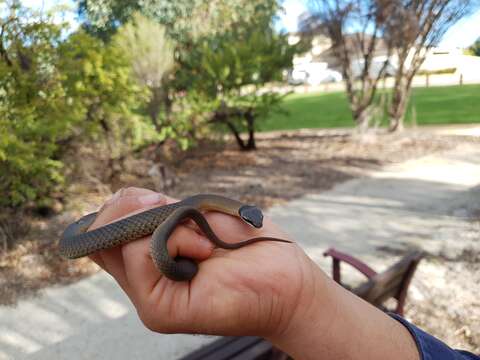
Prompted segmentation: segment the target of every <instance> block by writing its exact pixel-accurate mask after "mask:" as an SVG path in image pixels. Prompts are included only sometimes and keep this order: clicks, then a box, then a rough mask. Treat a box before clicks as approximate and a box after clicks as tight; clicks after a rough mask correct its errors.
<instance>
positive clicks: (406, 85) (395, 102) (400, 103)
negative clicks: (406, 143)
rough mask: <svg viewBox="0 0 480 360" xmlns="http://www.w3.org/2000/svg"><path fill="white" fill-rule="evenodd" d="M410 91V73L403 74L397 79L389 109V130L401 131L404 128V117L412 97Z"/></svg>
mask: <svg viewBox="0 0 480 360" xmlns="http://www.w3.org/2000/svg"><path fill="white" fill-rule="evenodd" d="M412 78H413V76H412ZM410 92H411V77H410V74H402V75H401V76H399V77H398V78H397V79H395V86H394V88H393V96H392V102H391V104H390V107H389V110H388V115H389V117H390V126H389V128H388V130H389V131H390V132H399V131H402V130H403V129H404V119H405V113H406V111H407V105H408V99H409V98H410Z"/></svg>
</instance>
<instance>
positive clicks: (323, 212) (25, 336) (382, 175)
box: [0, 138, 480, 360]
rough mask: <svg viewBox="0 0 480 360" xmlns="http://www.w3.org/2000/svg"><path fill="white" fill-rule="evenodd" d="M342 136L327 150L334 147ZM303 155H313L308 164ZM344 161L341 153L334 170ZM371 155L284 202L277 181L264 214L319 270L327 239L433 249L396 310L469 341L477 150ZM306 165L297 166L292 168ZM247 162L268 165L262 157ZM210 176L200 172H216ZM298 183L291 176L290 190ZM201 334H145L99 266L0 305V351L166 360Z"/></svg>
mask: <svg viewBox="0 0 480 360" xmlns="http://www.w3.org/2000/svg"><path fill="white" fill-rule="evenodd" d="M308 139H310V138H308ZM310 140H311V139H310ZM330 140H331V139H330ZM291 141H292V139H290V138H286V139H283V143H282V144H285V145H284V146H286V147H287V150H286V152H285V153H283V154H288V153H295V151H294V150H295V149H294V148H292V147H291V144H289V143H290V142H291ZM305 141H308V140H305ZM305 141H303V142H305ZM311 141H313V140H311ZM343 145H344V146H343V147H342V146H341V145H339V146H338V148H335V152H336V153H338V152H341V151H342V149H344V148H345V144H343ZM347 145H348V144H347ZM397 146H398V149H399V151H400V150H402V149H401V146H400V145H399V144H397ZM296 151H297V150H296ZM353 151H355V149H354V150H353ZM357 151H358V149H357ZM272 152H273V153H274V155H275V158H278V159H279V160H280V163H283V164H284V166H285V168H286V167H287V165H288V161H292V160H289V159H288V157H283V156H282V152H281V150H280V149H278V148H277V149H274V150H272ZM294 156H295V155H294ZM298 156H300V154H299V155H298ZM312 156H313V155H312ZM266 158H267V157H266V156H264V157H263V158H262V157H260V159H253V158H250V157H247V160H248V162H249V163H248V164H247V165H246V166H245V168H242V169H241V170H240V172H239V173H237V178H236V179H235V180H236V181H237V180H240V181H241V180H242V178H243V177H245V178H247V179H248V180H249V181H255V178H256V176H257V175H256V174H255V173H253V174H252V171H254V169H255V168H254V167H253V165H252V164H251V163H250V162H254V161H257V162H258V161H260V162H262V161H266V160H265V159H266ZM349 159H352V157H351V156H349ZM352 161H354V162H355V161H358V158H354V159H353V160H352ZM320 163H321V164H323V162H320ZM362 163H363V161H362ZM313 164H314V162H313V160H312V162H311V163H310V167H311V166H313ZM363 164H364V163H363ZM348 165H349V164H345V163H342V166H343V168H344V169H348ZM379 165H380V164H375V166H373V167H371V168H370V170H367V172H366V173H365V170H362V176H361V177H359V178H356V179H352V180H349V181H346V182H344V183H342V184H340V185H337V186H335V187H334V188H333V189H331V190H328V191H323V192H321V191H320V190H321V189H319V191H317V192H316V193H315V194H313V195H308V194H307V195H304V196H302V197H300V198H299V199H297V200H293V201H288V200H289V199H290V197H289V195H290V194H283V193H282V191H285V188H283V187H281V186H280V184H278V186H279V187H278V189H282V191H279V192H278V194H277V195H278V196H280V195H282V196H283V202H282V203H281V204H279V205H276V206H274V207H272V208H271V209H270V210H269V213H270V214H271V215H272V216H273V217H274V219H275V220H276V221H277V222H281V223H282V224H289V225H288V226H286V228H287V230H288V231H290V232H291V233H292V234H293V235H295V236H296V238H297V239H298V241H299V242H300V243H301V244H302V246H303V247H304V248H305V250H306V251H307V252H308V254H309V255H310V256H311V257H312V258H314V259H315V260H316V261H318V263H319V264H320V265H321V266H322V267H325V269H326V270H329V269H328V264H327V263H326V262H325V260H324V258H323V257H322V255H321V254H322V253H323V251H324V250H325V249H326V248H327V247H328V246H332V245H334V246H335V247H337V248H339V249H341V250H345V251H348V252H351V253H352V254H355V255H356V256H359V257H360V258H362V259H363V260H365V261H367V262H370V263H372V265H373V266H374V267H375V268H377V269H378V270H381V269H382V267H384V266H387V265H388V264H391V263H392V262H393V261H395V259H396V258H397V257H398V256H400V255H401V254H402V253H404V252H405V251H406V249H407V248H410V247H411V246H419V247H422V248H424V249H425V250H427V251H429V252H430V253H432V255H433V256H432V257H431V258H429V259H428V260H426V261H424V262H422V263H421V266H420V268H419V270H418V272H417V274H416V277H415V279H414V283H413V286H412V291H411V293H410V299H409V302H408V304H409V305H408V311H407V316H408V317H409V318H411V319H413V321H414V322H416V323H417V324H419V325H421V326H423V327H425V328H427V330H429V331H431V332H432V333H434V334H436V335H437V336H439V337H441V338H443V339H445V340H446V341H447V342H449V343H450V344H452V345H453V346H458V347H462V348H467V349H470V350H476V351H478V350H479V346H480V345H479V344H480V341H479V338H478V336H479V334H480V329H479V328H478V326H479V325H478V324H480V303H479V300H478V296H477V294H478V293H479V290H480V285H479V284H480V269H479V265H478V264H479V263H480V261H479V260H480V259H479V255H478V254H479V253H480V251H479V250H480V248H479V241H478V239H479V233H480V231H479V224H478V222H475V221H474V220H473V219H474V216H475V215H478V210H479V209H480V201H479V200H480V188H479V186H480V149H479V148H478V146H475V145H473V144H471V143H470V144H466V145H460V146H458V147H456V148H455V149H453V150H451V147H450V150H448V151H443V152H439V153H436V154H433V155H429V156H426V157H422V158H419V159H418V160H410V161H406V162H403V163H400V164H396V165H389V166H386V167H384V168H383V170H380V167H379ZM229 166H230V165H229V163H228V162H226V163H225V175H222V176H227V170H228V169H229ZM297 166H300V165H297ZM332 166H333V165H332ZM296 169H298V168H296ZM324 169H325V170H324V171H328V168H324ZM308 170H309V167H308V166H306V167H305V168H302V171H304V172H308ZM206 171H208V169H207V170H206ZM258 171H260V172H261V171H264V172H266V173H267V172H268V171H267V170H265V166H260V168H259V170H258ZM352 173H354V172H352ZM216 174H218V173H215V174H211V175H210V176H220V175H221V173H220V175H216ZM242 174H243V175H242ZM312 174H313V175H314V176H313V177H309V181H311V182H312V183H313V184H315V180H316V178H315V177H318V178H320V177H321V176H322V171H315V172H312ZM267 175H268V174H267ZM230 176H231V175H230ZM242 176H243V177H242ZM217 180H218V178H217ZM230 181H233V180H232V179H230ZM271 181H272V182H274V179H273V177H272V180H271ZM242 184H245V185H242V191H243V190H245V191H247V190H248V189H249V185H248V184H249V183H248V182H245V183H242ZM292 186H293V185H292ZM304 186H305V183H301V184H300V185H299V186H298V187H295V189H300V188H303V187H304ZM243 187H245V189H243ZM252 189H253V190H255V189H257V188H255V187H253V188H252V187H250V192H251V191H252ZM182 191H183V190H181V189H180V190H178V192H179V193H182ZM296 195H300V193H299V194H296ZM352 280H353V281H355V280H356V279H355V278H353V277H352ZM125 339H129V340H131V341H125ZM208 341H211V338H206V337H199V336H195V337H193V336H186V335H176V336H166V335H157V334H152V333H150V332H148V331H147V330H145V329H144V328H143V327H142V326H141V324H140V323H139V321H138V319H137V317H136V315H135V311H134V309H133V308H132V307H131V305H130V303H129V302H128V300H127V299H126V297H125V296H124V295H123V294H122V293H121V291H120V290H119V289H118V287H117V286H116V285H115V284H114V283H113V282H112V280H111V279H110V278H109V277H108V276H107V275H105V274H103V273H98V274H96V275H94V276H92V277H89V278H86V279H84V280H82V281H80V282H78V283H75V284H72V285H69V286H57V287H52V288H49V289H46V290H45V291H43V292H42V296H41V297H38V298H33V299H25V300H20V301H19V302H18V304H17V306H16V307H0V359H1V360H4V359H22V358H25V359H52V358H58V357H62V358H67V357H70V358H85V359H88V358H99V357H100V358H117V359H136V358H138V359H174V358H177V357H179V356H181V355H182V354H185V353H186V352H188V351H190V350H191V349H193V348H195V347H198V346H199V345H200V344H201V343H204V342H208ZM133 344H134V345H133ZM161 354H163V355H161Z"/></svg>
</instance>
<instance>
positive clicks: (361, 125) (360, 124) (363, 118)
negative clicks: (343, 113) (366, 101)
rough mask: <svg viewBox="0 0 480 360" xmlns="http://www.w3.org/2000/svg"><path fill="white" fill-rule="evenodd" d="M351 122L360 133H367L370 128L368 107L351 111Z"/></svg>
mask: <svg viewBox="0 0 480 360" xmlns="http://www.w3.org/2000/svg"><path fill="white" fill-rule="evenodd" d="M352 115H353V120H354V121H355V124H356V125H357V128H358V130H359V131H360V133H365V132H367V130H368V128H369V126H370V113H369V107H362V108H360V107H359V108H357V109H352Z"/></svg>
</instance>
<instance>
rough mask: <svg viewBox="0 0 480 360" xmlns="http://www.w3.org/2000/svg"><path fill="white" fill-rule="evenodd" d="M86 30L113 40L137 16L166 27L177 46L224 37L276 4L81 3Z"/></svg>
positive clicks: (215, 0)
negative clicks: (213, 37)
mask: <svg viewBox="0 0 480 360" xmlns="http://www.w3.org/2000/svg"><path fill="white" fill-rule="evenodd" d="M77 2H78V6H79V13H80V15H81V17H82V18H83V19H84V21H85V22H84V24H83V26H84V27H85V28H86V29H87V30H88V31H89V32H91V33H93V34H96V35H97V36H99V37H101V38H102V39H108V38H109V37H111V36H112V35H113V34H114V33H115V32H116V31H117V30H118V28H119V27H120V26H121V25H123V24H126V23H128V22H129V21H130V20H131V19H132V17H133V16H134V14H135V13H137V12H139V13H141V14H142V15H144V16H146V17H148V18H151V19H152V20H154V21H156V22H158V23H159V24H161V25H163V26H165V28H166V30H167V33H168V35H169V36H170V37H171V38H172V39H174V40H176V41H177V42H178V43H182V44H183V43H190V42H191V41H192V40H195V39H197V38H200V37H204V36H208V35H215V34H221V33H223V32H224V31H226V30H228V29H229V28H231V27H232V26H234V25H235V24H236V23H239V22H251V21H254V20H255V19H254V14H258V13H259V12H260V11H263V12H272V11H275V10H276V9H278V4H277V1H276V0H266V1H265V0H212V1H203V0H102V1H95V0H78V1H77Z"/></svg>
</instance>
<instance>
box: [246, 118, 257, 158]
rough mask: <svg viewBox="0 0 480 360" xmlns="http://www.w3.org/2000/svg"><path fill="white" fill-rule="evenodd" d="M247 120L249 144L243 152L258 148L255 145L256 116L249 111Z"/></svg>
mask: <svg viewBox="0 0 480 360" xmlns="http://www.w3.org/2000/svg"><path fill="white" fill-rule="evenodd" d="M245 119H246V120H247V129H248V143H247V146H246V147H245V148H244V149H243V150H255V149H256V148H257V146H256V144H255V126H254V125H255V116H254V115H253V113H252V112H251V111H247V112H246V113H245Z"/></svg>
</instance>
